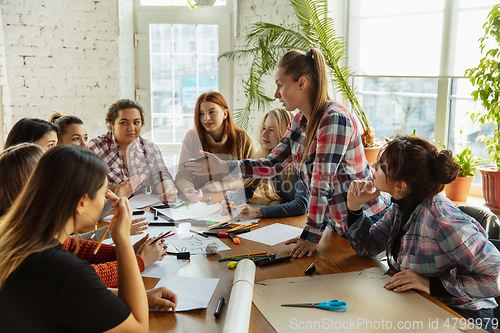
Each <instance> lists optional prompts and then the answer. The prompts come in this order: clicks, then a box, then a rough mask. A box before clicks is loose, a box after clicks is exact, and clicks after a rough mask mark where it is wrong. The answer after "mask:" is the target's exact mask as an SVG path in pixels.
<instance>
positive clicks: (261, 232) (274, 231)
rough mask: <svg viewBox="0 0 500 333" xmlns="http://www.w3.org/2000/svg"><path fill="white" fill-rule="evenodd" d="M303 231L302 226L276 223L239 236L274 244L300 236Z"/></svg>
mask: <svg viewBox="0 0 500 333" xmlns="http://www.w3.org/2000/svg"><path fill="white" fill-rule="evenodd" d="M301 233H302V229H300V228H296V227H292V226H290V225H286V224H281V223H274V224H271V225H268V226H267V227H263V228H260V229H257V230H254V231H250V232H247V233H244V234H241V235H238V237H239V238H244V239H248V240H251V241H254V242H258V243H262V244H266V245H270V246H273V245H276V244H279V243H281V242H284V241H287V240H289V239H292V238H294V237H299V236H300V234H301Z"/></svg>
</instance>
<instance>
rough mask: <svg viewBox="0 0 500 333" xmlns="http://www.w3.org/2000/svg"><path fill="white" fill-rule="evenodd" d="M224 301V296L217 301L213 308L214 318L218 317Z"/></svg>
mask: <svg viewBox="0 0 500 333" xmlns="http://www.w3.org/2000/svg"><path fill="white" fill-rule="evenodd" d="M225 302H226V300H225V299H224V297H221V298H219V302H217V307H216V308H215V312H214V317H215V318H219V315H220V312H221V310H222V306H223V305H224V303H225Z"/></svg>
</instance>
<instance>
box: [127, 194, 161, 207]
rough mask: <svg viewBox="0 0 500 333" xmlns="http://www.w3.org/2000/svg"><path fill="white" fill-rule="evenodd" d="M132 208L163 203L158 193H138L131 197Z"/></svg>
mask: <svg viewBox="0 0 500 333" xmlns="http://www.w3.org/2000/svg"><path fill="white" fill-rule="evenodd" d="M129 201H130V206H132V208H139V209H140V208H144V207H147V206H151V205H156V204H161V201H160V200H158V196H157V195H156V194H138V195H134V196H133V197H132V198H130V200H129Z"/></svg>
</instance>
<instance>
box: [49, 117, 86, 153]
mask: <svg viewBox="0 0 500 333" xmlns="http://www.w3.org/2000/svg"><path fill="white" fill-rule="evenodd" d="M48 120H49V122H51V123H52V124H54V125H55V126H56V127H57V139H58V140H59V142H58V143H57V144H58V145H76V146H82V147H87V141H88V139H89V136H88V134H87V129H86V128H85V126H84V125H83V121H82V120H81V119H80V118H78V117H77V116H64V115H63V114H62V113H61V112H59V111H54V112H53V113H52V115H51V116H50V117H49V119H48Z"/></svg>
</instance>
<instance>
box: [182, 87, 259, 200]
mask: <svg viewBox="0 0 500 333" xmlns="http://www.w3.org/2000/svg"><path fill="white" fill-rule="evenodd" d="M194 125H195V127H194V128H193V129H191V130H189V131H188V132H187V133H186V136H185V137H184V140H183V141H182V150H181V156H180V158H179V169H178V171H177V175H176V176H175V183H176V185H177V188H178V190H179V192H180V193H182V194H184V195H185V196H186V198H187V199H188V200H189V201H190V202H198V201H200V200H201V198H202V197H203V192H220V191H228V190H237V189H238V188H241V187H243V182H242V181H241V179H235V178H231V177H227V175H224V174H212V175H205V176H196V175H193V173H192V172H191V171H189V170H187V169H186V168H185V167H184V163H186V162H187V161H188V160H189V159H190V158H196V157H200V156H201V155H200V149H202V150H204V151H208V152H211V153H213V154H216V155H217V156H219V157H220V158H221V159H222V160H229V159H244V158H251V157H253V156H254V154H255V152H256V149H255V145H254V143H253V140H252V137H251V136H250V135H249V134H248V133H247V132H246V131H244V130H242V129H239V128H238V127H237V126H236V125H235V124H234V122H233V118H232V116H231V112H230V111H229V106H228V104H227V101H226V99H225V98H224V96H222V94H220V93H218V92H215V91H209V92H205V93H203V94H201V95H200V96H199V97H198V100H197V101H196V106H195V110H194Z"/></svg>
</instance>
